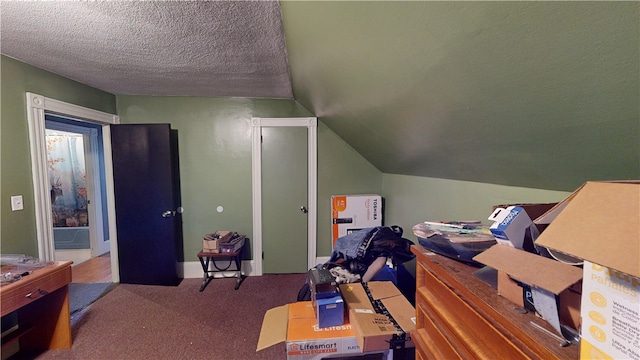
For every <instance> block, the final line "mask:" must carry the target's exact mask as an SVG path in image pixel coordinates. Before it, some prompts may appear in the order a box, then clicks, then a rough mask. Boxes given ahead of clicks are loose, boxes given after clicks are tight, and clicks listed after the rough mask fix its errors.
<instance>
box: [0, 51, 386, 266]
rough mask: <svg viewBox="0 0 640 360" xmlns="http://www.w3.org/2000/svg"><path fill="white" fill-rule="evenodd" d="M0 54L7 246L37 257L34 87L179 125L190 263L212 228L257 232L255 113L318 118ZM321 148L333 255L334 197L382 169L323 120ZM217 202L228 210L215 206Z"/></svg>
mask: <svg viewBox="0 0 640 360" xmlns="http://www.w3.org/2000/svg"><path fill="white" fill-rule="evenodd" d="M0 60H1V63H0V68H1V71H2V73H1V79H2V88H1V98H0V101H1V103H0V105H1V112H0V115H1V123H0V124H1V127H0V134H1V154H2V158H1V163H0V165H1V172H0V175H1V180H2V182H1V189H0V190H1V192H0V194H1V196H0V198H1V200H2V201H1V205H0V206H1V207H0V215H1V221H0V226H1V229H0V230H1V232H0V235H1V239H0V253H3V254H10V253H19V254H26V255H31V256H37V255H38V248H37V239H36V225H35V210H34V199H33V196H34V195H33V185H32V179H31V158H30V150H29V134H28V124H27V117H26V96H25V92H33V93H37V94H40V95H43V96H46V97H49V98H53V99H57V100H61V101H65V102H68V103H71V104H75V105H79V106H84V107H87V108H91V109H95V110H99V111H104V112H108V113H113V114H118V115H120V116H121V122H122V123H170V124H172V127H173V128H174V129H177V130H178V132H179V146H180V170H181V177H182V179H181V189H182V200H183V206H184V207H185V209H186V212H185V214H184V236H185V248H184V250H185V256H186V258H185V260H186V261H190V260H191V261H193V260H196V257H195V254H196V253H197V250H198V249H199V247H200V246H201V244H200V241H201V238H202V235H204V234H205V233H207V232H209V231H214V230H218V229H234V230H237V231H239V232H243V233H246V234H248V235H249V236H251V233H252V226H251V223H252V216H251V215H252V212H251V128H250V123H249V121H250V119H251V117H254V116H258V117H304V116H312V114H310V113H309V111H307V110H306V109H304V108H303V107H302V106H300V105H299V104H298V103H297V102H295V101H291V100H263V99H243V98H195V97H194V98H192V97H152V96H148V97H147V96H117V97H116V96H114V95H112V94H109V93H106V92H103V91H100V90H98V89H95V88H92V87H89V86H86V85H84V84H80V83H78V82H75V81H73V80H70V79H67V78H64V77H61V76H58V75H55V74H53V73H50V72H47V71H44V70H42V69H38V68H35V67H33V66H30V65H28V64H25V63H22V62H20V61H17V60H14V59H11V58H7V57H5V56H2V57H1V58H0ZM116 103H117V106H116ZM318 148H319V149H318V212H319V213H318V255H319V256H328V255H330V253H331V228H330V222H331V219H330V198H331V195H333V194H345V193H379V192H381V190H382V174H381V173H380V171H378V170H377V169H375V168H374V167H373V166H371V165H370V164H369V163H368V162H367V161H366V160H364V159H363V158H362V157H361V156H360V155H359V154H358V153H357V152H355V150H353V149H352V148H351V147H350V146H349V145H348V144H346V143H345V142H344V141H343V140H342V139H340V138H339V137H338V136H337V135H336V134H335V133H333V132H332V131H331V130H329V129H328V128H327V127H326V126H325V125H324V124H322V122H319V124H318ZM12 195H22V196H23V201H24V204H25V209H24V210H22V211H15V212H12V211H11V205H10V201H9V199H10V197H11V196H12ZM218 205H222V206H223V207H224V208H225V211H224V212H223V213H218V212H216V211H215V208H216V207H217V206H218ZM191 254H192V255H191Z"/></svg>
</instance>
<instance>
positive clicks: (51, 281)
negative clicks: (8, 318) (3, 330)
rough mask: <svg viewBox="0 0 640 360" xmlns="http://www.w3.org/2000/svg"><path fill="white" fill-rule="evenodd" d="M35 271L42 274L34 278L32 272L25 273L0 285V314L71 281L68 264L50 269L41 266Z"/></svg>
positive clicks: (17, 307)
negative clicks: (20, 277)
mask: <svg viewBox="0 0 640 360" xmlns="http://www.w3.org/2000/svg"><path fill="white" fill-rule="evenodd" d="M69 264H70V263H69ZM36 271H38V272H43V273H42V276H40V277H38V278H37V279H35V277H34V278H31V277H32V276H33V274H32V275H27V276H25V277H23V278H22V279H20V280H18V281H16V282H15V283H12V284H8V285H5V286H3V287H2V292H1V295H2V310H1V316H4V315H6V314H8V313H10V312H12V311H15V310H17V309H19V308H21V307H23V306H25V305H28V304H30V303H32V302H34V301H36V300H38V299H40V298H42V297H44V296H45V295H47V294H49V293H52V292H54V291H56V290H58V289H60V288H62V287H64V286H67V284H69V283H70V282H71V266H70V265H69V266H64V267H56V268H52V269H47V268H42V269H38V270H36ZM32 279H33V280H32Z"/></svg>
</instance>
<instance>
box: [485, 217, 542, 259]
mask: <svg viewBox="0 0 640 360" xmlns="http://www.w3.org/2000/svg"><path fill="white" fill-rule="evenodd" d="M489 220H491V221H494V223H493V224H492V225H491V226H490V227H489V230H490V231H491V233H492V234H493V237H494V238H495V239H496V241H497V242H498V244H501V245H507V246H512V247H515V248H516V249H524V250H527V251H529V252H532V251H533V241H534V240H535V239H536V238H537V237H538V235H539V234H540V233H539V232H538V228H537V227H536V226H535V225H534V224H533V221H532V220H531V218H529V215H528V214H527V212H526V211H525V210H524V208H522V207H520V206H509V207H507V208H496V209H495V210H494V211H493V213H491V216H489Z"/></svg>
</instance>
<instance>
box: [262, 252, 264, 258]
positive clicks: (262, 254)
mask: <svg viewBox="0 0 640 360" xmlns="http://www.w3.org/2000/svg"><path fill="white" fill-rule="evenodd" d="M262 260H264V251H263V252H262Z"/></svg>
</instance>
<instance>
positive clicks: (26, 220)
mask: <svg viewBox="0 0 640 360" xmlns="http://www.w3.org/2000/svg"><path fill="white" fill-rule="evenodd" d="M0 71H1V73H0V79H2V81H1V88H0V89H1V93H0V105H1V109H0V152H1V155H2V157H1V164H0V179H1V185H0V199H1V201H0V215H1V221H0V253H3V254H13V253H17V254H26V255H30V256H37V255H38V242H37V239H36V220H35V209H34V199H33V183H32V178H31V156H30V150H29V129H28V124H27V113H26V95H25V93H26V92H33V93H36V94H39V95H43V96H46V97H50V98H54V99H57V100H61V101H65V102H68V103H72V104H75V105H80V106H84V107H88V108H92V109H95V110H100V111H104V112H108V113H112V114H113V113H115V106H116V102H115V96H113V95H111V94H109V93H106V92H104V91H100V90H97V89H95V88H92V87H89V86H86V85H83V84H80V83H78V82H76V81H73V80H70V79H67V78H64V77H61V76H58V75H55V74H53V73H50V72H47V71H44V70H41V69H38V68H36V67H33V66H30V65H27V64H25V63H22V62H20V61H16V60H14V59H11V58H8V57H5V56H0ZM12 195H22V196H23V202H24V210H21V211H11V202H10V197H11V196H12Z"/></svg>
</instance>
